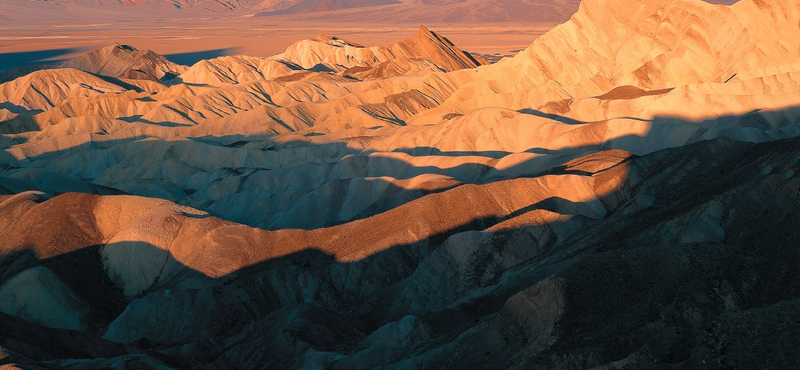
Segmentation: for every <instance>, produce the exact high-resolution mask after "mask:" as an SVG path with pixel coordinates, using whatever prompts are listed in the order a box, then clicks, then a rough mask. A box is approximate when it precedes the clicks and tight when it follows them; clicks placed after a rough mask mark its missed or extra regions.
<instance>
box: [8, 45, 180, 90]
mask: <svg viewBox="0 0 800 370" xmlns="http://www.w3.org/2000/svg"><path fill="white" fill-rule="evenodd" d="M58 68H74V69H79V70H81V71H84V72H89V73H93V74H98V75H103V76H109V77H116V78H123V79H132V80H151V81H156V82H159V81H162V80H169V79H173V78H175V77H176V76H177V75H179V74H181V73H183V72H184V71H186V67H184V66H180V65H177V64H175V63H172V62H170V61H169V60H167V59H166V58H164V57H163V56H161V55H159V54H156V53H154V52H153V51H150V50H138V49H136V48H134V47H132V46H128V45H120V44H116V45H110V46H106V47H104V48H100V49H97V50H93V51H91V52H89V53H86V54H84V55H82V56H79V57H77V58H74V59H70V60H67V61H64V62H61V63H57V64H53V65H40V66H23V67H19V68H15V69H12V70H10V71H6V72H2V73H0V82H7V81H11V80H14V79H16V78H19V77H22V76H24V75H27V74H29V73H31V72H33V71H36V70H42V69H58Z"/></svg>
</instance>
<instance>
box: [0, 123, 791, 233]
mask: <svg viewBox="0 0 800 370" xmlns="http://www.w3.org/2000/svg"><path fill="white" fill-rule="evenodd" d="M796 115H797V109H796V108H788V109H786V110H783V111H776V112H764V111H762V112H751V113H748V114H744V115H736V116H723V117H718V118H712V119H708V120H706V121H700V122H687V121H685V120H682V119H680V118H676V117H656V118H655V119H653V120H652V122H651V131H652V130H656V131H658V129H660V128H663V127H667V128H668V127H672V126H675V125H683V124H693V125H694V124H697V125H701V126H713V125H715V124H718V122H721V121H739V123H738V125H739V126H742V127H753V128H760V129H764V128H766V126H765V125H766V124H767V121H765V119H764V117H765V116H769V117H770V120H774V119H775V117H780V116H783V118H781V119H792V118H791V117H794V116H796ZM131 119H133V118H131ZM610 122H613V120H611V121H610ZM153 124H160V125H167V126H172V125H171V124H170V123H153ZM704 134H705V131H704V130H701V131H699V132H698V133H697V134H696V135H695V137H693V138H691V139H690V142H693V141H700V140H702V139H703V135H704ZM141 138H143V137H138V138H135V139H134V140H122V141H119V142H116V141H111V142H95V144H93V145H91V146H86V147H82V148H80V149H79V150H78V151H77V152H83V153H87V154H88V153H92V154H91V155H89V156H88V158H98V157H100V156H103V155H104V154H107V153H110V152H112V151H113V150H114V149H115V148H116V147H128V148H129V149H128V150H125V151H124V152H126V153H140V152H142V150H141V149H136V147H137V146H139V145H142V146H146V145H150V143H152V142H150V141H142V142H141V143H140V142H138V141H136V140H138V139H141ZM658 140H659V139H658V138H657V137H656V138H652V137H649V136H648V135H646V136H644V137H640V136H637V135H628V136H623V137H619V138H615V139H613V140H612V141H611V142H607V143H603V144H597V145H587V146H578V147H568V148H563V149H557V150H553V149H546V148H530V149H528V150H526V151H525V152H527V153H535V154H541V156H537V157H535V158H532V159H530V160H526V161H523V162H521V163H518V164H515V165H512V166H510V167H507V168H504V169H502V170H496V169H494V167H492V165H491V163H489V164H484V163H483V162H485V161H482V160H477V161H475V162H471V163H461V164H457V165H453V166H450V165H445V166H438V165H427V166H420V165H414V164H413V163H410V162H406V161H405V160H403V159H402V158H395V157H387V156H369V155H370V154H372V153H373V152H371V151H369V150H366V151H364V150H360V149H355V148H351V147H349V146H347V145H346V144H344V143H340V142H333V143H322V144H315V143H310V142H307V141H291V142H283V143H276V142H274V140H273V138H272V137H270V136H269V135H254V136H243V135H233V136H230V137H224V136H223V137H212V136H208V137H203V138H198V139H193V140H191V141H189V142H184V141H176V142H170V143H169V144H168V145H170V146H171V147H172V149H170V150H169V151H168V152H167V153H165V156H164V157H163V158H148V157H147V156H142V157H141V158H136V159H134V158H128V160H129V161H131V160H134V162H133V163H144V162H145V161H148V160H149V161H154V160H155V161H161V160H163V161H167V160H175V161H178V162H192V163H199V164H200V166H198V165H197V164H194V165H192V166H193V167H198V168H204V167H207V166H205V165H202V164H203V163H204V157H203V154H202V153H203V152H204V151H205V150H212V151H213V152H214V153H215V155H214V157H211V158H212V159H213V160H214V161H215V163H219V162H223V163H224V162H230V163H231V166H226V167H223V168H215V170H225V174H224V177H223V178H227V177H240V178H241V180H242V181H248V179H251V178H253V176H257V177H258V178H264V177H275V178H286V177H287V176H288V177H291V176H300V175H303V176H305V174H307V173H319V172H320V171H323V169H324V170H325V171H329V170H332V169H334V168H335V167H337V166H338V167H343V168H347V169H348V174H346V175H344V174H343V175H342V178H341V179H340V180H337V181H334V182H332V181H328V180H326V181H321V182H314V181H312V182H311V183H310V184H309V185H306V186H304V187H296V188H293V189H291V191H292V192H293V193H292V196H293V197H295V198H297V199H300V201H298V202H297V203H296V204H309V203H308V202H312V203H313V202H314V201H315V199H317V200H319V199H322V198H321V197H322V194H323V193H320V191H337V190H336V189H339V188H341V191H345V190H347V185H348V184H349V183H350V182H351V181H360V180H359V179H361V180H364V181H366V179H367V178H369V179H370V180H369V181H377V182H385V181H386V180H382V179H381V178H382V177H384V176H386V177H392V178H395V179H398V180H409V179H412V178H414V177H416V176H418V175H422V174H436V175H441V176H446V177H449V178H452V179H454V180H456V181H457V182H460V183H467V184H469V183H471V184H487V183H492V182H496V181H501V180H505V179H510V178H518V177H532V176H539V175H541V174H545V173H548V171H550V170H551V169H554V168H558V167H559V166H561V165H562V164H564V163H565V162H567V161H569V160H571V159H574V158H577V157H579V156H582V155H586V154H589V153H592V152H597V151H600V150H604V149H610V148H615V147H637V148H646V150H651V149H650V148H652V150H655V149H659V148H660V147H659V146H658V145H661V144H659V141H658ZM193 143H194V144H193ZM196 144H201V145H208V147H206V148H203V147H202V146H199V147H198V146H197V145H196ZM217 146H219V147H225V148H226V149H225V150H222V151H221V150H218V149H219V148H215V147H217ZM653 146H655V147H653ZM303 148H307V149H308V150H307V151H306V150H305V149H303ZM237 149H242V150H245V151H242V152H240V151H238V150H237ZM250 151H253V152H250ZM294 151H297V153H299V154H291V153H294ZM396 151H397V152H402V153H406V154H409V155H412V156H415V157H422V156H439V157H464V156H476V157H484V158H488V159H492V160H496V159H501V158H503V157H505V156H508V155H511V154H514V153H510V152H503V151H489V152H469V151H456V152H444V151H441V150H439V149H438V148H426V147H418V148H412V149H397V150H396ZM75 152H76V149H74V148H73V149H66V150H62V151H57V152H53V153H44V154H41V155H39V156H35V157H32V158H28V159H26V160H25V163H24V165H19V166H17V165H11V166H10V167H9V169H10V170H11V171H12V172H19V171H20V170H24V169H25V168H42V167H43V168H47V170H46V171H53V170H52V168H53V167H52V166H48V165H46V164H45V163H46V162H44V161H43V160H44V159H47V160H48V161H49V160H51V159H52V158H57V157H61V156H66V155H74V154H75ZM120 152H122V150H120ZM144 152H148V150H144ZM185 152H192V153H195V154H194V155H193V156H192V157H190V158H187V156H185V155H183V154H181V153H185ZM256 152H260V153H267V154H268V155H267V156H266V157H265V158H266V162H264V163H263V164H259V163H253V162H252V161H249V163H250V164H247V165H245V166H244V167H238V166H236V165H234V164H233V163H234V162H237V160H236V159H235V158H237V156H239V157H242V156H247V155H248V154H247V153H253V155H255V154H256ZM311 152H313V153H317V154H314V157H313V159H314V161H308V159H312V158H311V157H308V153H311ZM269 153H274V155H276V156H278V157H279V158H280V155H281V154H279V153H285V154H286V155H288V156H290V157H293V156H298V158H299V160H297V161H295V162H294V163H290V162H291V161H289V162H287V163H288V164H286V165H283V164H282V165H280V166H275V164H274V163H272V162H271V161H270V159H269V158H270V155H272V154H269ZM2 157H6V158H7V159H4V158H2ZM106 158H107V160H110V161H119V160H121V159H123V158H119V157H118V155H116V154H115V155H108V156H106ZM220 158H221V160H220ZM284 158H285V157H284ZM304 159H305V160H304ZM320 159H322V161H319V160H320ZM442 160H443V161H442V163H443V164H444V163H445V162H446V161H445V160H444V159H442ZM283 161H285V160H283ZM2 162H14V161H13V160H12V159H11V157H10V156H9V155H8V154H7V153H4V152H3V153H0V163H2ZM239 163H240V162H239ZM9 164H13V163H9ZM116 164H117V163H106V162H101V163H99V167H97V169H96V171H93V172H95V173H101V172H102V170H101V169H102V168H105V167H107V166H113V165H116ZM9 169H7V170H6V171H3V172H5V173H3V172H0V176H4V177H9ZM64 172H65V173H72V171H69V169H68V168H65V169H64ZM56 174H57V173H56ZM575 174H582V173H575ZM354 179H355V180H354ZM80 180H81V181H85V182H87V183H91V182H92V181H94V178H93V177H89V178H83V179H80ZM130 180H133V179H130ZM184 180H185V179H184V178H173V177H168V176H164V177H159V178H153V179H150V181H151V183H152V186H151V187H149V188H143V189H141V188H137V187H136V186H132V187H129V188H126V189H123V190H124V191H126V192H128V193H130V194H133V195H142V196H151V197H152V196H157V197H164V198H165V199H168V200H171V201H175V202H179V203H182V204H189V205H192V206H194V207H199V208H201V209H204V210H206V211H209V212H211V213H212V214H215V215H218V216H220V217H222V218H226V219H229V220H232V221H235V222H240V223H246V224H249V225H251V226H256V227H261V228H265V229H275V228H306V229H312V228H318V227H324V226H331V225H337V224H341V223H344V222H349V221H353V220H357V219H362V218H366V217H369V216H371V215H374V214H376V213H380V212H384V211H386V210H389V209H392V208H394V207H397V206H399V205H402V204H405V203H407V202H408V201H411V200H414V199H418V198H419V197H422V196H424V195H426V194H432V193H438V192H441V191H445V190H447V189H450V188H451V187H452V186H454V185H453V184H450V185H446V186H444V185H443V186H437V187H433V188H424V187H423V188H413V189H408V188H403V187H400V186H397V185H396V184H394V183H388V184H387V186H386V187H385V190H384V193H385V194H386V196H385V197H380V199H378V198H376V200H375V202H374V203H370V204H363V205H362V206H361V207H362V208H361V209H356V210H355V212H351V213H349V214H347V215H345V216H340V217H338V218H335V219H325V221H322V222H317V221H312V222H308V221H307V220H306V219H301V218H298V217H304V216H296V215H299V214H302V212H300V213H297V212H294V213H292V212H289V210H283V211H284V212H286V214H287V216H283V215H278V216H277V217H276V218H273V219H269V220H267V221H263V220H255V219H252V218H250V214H256V212H250V211H247V210H245V211H241V212H240V211H237V212H235V213H231V212H229V211H226V210H229V209H231V208H230V207H229V205H228V203H227V202H229V201H232V200H233V199H226V200H224V201H221V200H219V199H206V198H202V196H203V193H202V190H203V188H202V187H201V188H195V185H194V184H188V183H187V184H183V181H184ZM307 180H308V179H306V180H303V182H307ZM311 180H314V178H311ZM129 183H130V182H129ZM57 184H58V183H57V182H54V181H50V182H48V186H47V187H43V188H42V189H39V190H44V191H46V192H51V193H62V192H65V191H84V190H80V187H76V186H71V187H69V188H66V189H58V187H57ZM201 185H203V184H201ZM211 185H212V184H211V183H208V184H205V185H204V186H211ZM15 188H17V189H19V188H20V187H19V186H16V187H15ZM153 188H157V190H158V191H153ZM30 190H35V189H30ZM161 190H165V191H161ZM97 191H98V190H97V189H96V188H94V187H92V188H91V190H89V191H88V192H92V193H96V192H97ZM255 199H260V198H255ZM338 201H343V200H341V199H339V200H338ZM215 202H216V203H217V204H216V205H215V204H214V203H215ZM304 202H305V203H304ZM248 203H249V204H251V205H252V207H256V208H257V209H263V208H260V207H263V205H259V204H257V203H254V202H253V201H248ZM326 206H335V207H339V206H343V205H330V204H326ZM256 208H254V210H255V209H256ZM323 217H328V216H324V215H323Z"/></svg>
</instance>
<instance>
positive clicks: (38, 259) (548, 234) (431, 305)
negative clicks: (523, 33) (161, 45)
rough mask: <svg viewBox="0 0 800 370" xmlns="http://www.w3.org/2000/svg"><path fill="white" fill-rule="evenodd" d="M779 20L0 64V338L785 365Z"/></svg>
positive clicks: (784, 25) (118, 345) (171, 352)
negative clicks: (518, 47) (516, 40)
mask: <svg viewBox="0 0 800 370" xmlns="http://www.w3.org/2000/svg"><path fill="white" fill-rule="evenodd" d="M294 3H299V2H294ZM292 6H295V5H292ZM798 24H800V2H798V1H796V0H788V1H787V0H741V1H739V2H737V3H736V4H734V5H732V6H724V5H712V4H708V3H706V2H702V1H699V0H675V1H660V0H584V1H583V2H582V3H581V5H580V9H579V10H578V12H577V13H576V14H575V15H573V16H572V18H570V20H569V21H568V22H566V23H564V24H562V25H560V26H557V27H555V28H554V29H552V30H551V31H549V32H548V33H547V34H545V35H543V36H542V37H540V38H537V39H536V40H535V41H534V42H533V43H532V44H531V45H530V47H528V48H527V49H525V50H524V51H522V52H520V53H519V54H518V55H516V56H514V57H512V58H506V59H503V60H501V61H499V62H497V63H495V64H488V63H487V62H486V61H485V60H482V59H480V58H475V57H473V56H471V55H470V54H469V53H466V52H464V51H462V50H460V49H459V48H458V47H457V46H455V45H453V44H452V43H451V42H450V41H449V40H447V38H445V37H444V36H443V35H439V34H437V33H435V32H433V31H431V30H428V29H426V28H424V27H421V28H420V30H419V32H418V33H417V34H416V35H414V36H412V37H411V38H409V39H407V40H404V41H400V42H397V43H394V44H391V45H386V46H377V47H363V46H360V45H356V44H353V43H350V42H348V41H346V40H342V39H340V38H337V37H331V36H323V35H320V36H317V37H314V38H312V39H308V40H303V41H299V42H297V43H295V44H294V45H292V46H290V47H289V48H288V49H287V50H286V51H285V52H284V53H282V54H278V55H275V56H273V57H269V58H260V57H247V56H226V57H220V58H216V59H211V60H204V61H201V62H199V63H197V64H195V65H193V66H181V65H177V64H174V63H172V62H170V61H168V60H167V59H166V58H164V57H162V56H160V55H158V54H156V53H153V52H150V51H144V50H137V49H136V48H134V47H131V46H125V45H112V46H109V47H106V48H103V49H99V50H96V51H93V52H91V53H88V54H86V55H85V56H83V57H80V58H77V59H73V60H69V61H66V62H63V63H61V64H59V65H54V66H40V67H36V66H34V67H27V68H26V69H24V70H23V69H18V70H13V71H9V72H6V73H4V74H3V75H2V76H0V77H2V79H3V81H6V82H4V83H2V84H0V149H2V151H0V215H2V217H0V236H2V237H0V252H1V253H2V254H1V255H0V267H1V268H0V328H2V330H0V368H2V369H54V368H67V369H95V368H118V369H192V368H214V369H265V368H270V369H312V368H325V369H407V368H424V369H442V368H452V369H464V368H497V369H539V368H547V369H550V368H554V369H578V368H596V369H647V368H653V367H656V366H657V367H658V368H662V367H663V368H669V369H683V368H700V367H711V368H772V369H784V368H785V369H794V368H797V367H798V365H800V351H798V348H800V327H798V325H797V317H798V314H800V297H799V296H798V292H800V269H799V268H800V266H798V260H799V258H800V256H798V249H797V244H796V240H798V238H800V227H798V225H800V212H797V210H798V209H800V172H798V171H797V169H798V168H799V167H798V163H799V161H800V62H798V61H800V58H799V57H800V28H799V27H798Z"/></svg>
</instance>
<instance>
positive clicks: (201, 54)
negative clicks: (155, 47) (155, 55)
mask: <svg viewBox="0 0 800 370" xmlns="http://www.w3.org/2000/svg"><path fill="white" fill-rule="evenodd" d="M238 50H239V48H238V47H232V48H224V49H209V50H203V51H195V52H188V53H177V54H165V55H164V58H167V59H168V60H169V61H170V62H172V63H175V64H180V65H184V66H192V65H194V64H195V63H197V62H199V61H201V60H206V59H214V58H219V57H224V56H228V55H236V54H237V51H238Z"/></svg>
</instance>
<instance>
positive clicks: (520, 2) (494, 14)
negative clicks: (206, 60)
mask: <svg viewBox="0 0 800 370" xmlns="http://www.w3.org/2000/svg"><path fill="white" fill-rule="evenodd" d="M706 1H707V2H711V3H718V4H732V3H735V2H736V0H706ZM578 4H580V1H579V0H504V1H485V0H3V1H2V2H0V19H4V20H8V21H35V22H43V23H47V22H53V21H57V22H64V21H70V22H72V21H92V22H94V21H108V20H114V19H130V18H136V19H139V18H151V19H152V18H165V19H169V18H178V17H187V16H190V17H194V16H239V15H250V14H257V15H259V16H273V17H274V16H281V17H289V20H291V19H293V15H295V14H297V17H299V18H297V20H303V21H327V22H346V23H352V22H357V24H375V23H379V24H414V25H419V24H441V23H453V24H455V23H471V24H484V23H492V24H498V23H504V22H514V23H517V24H520V23H524V24H533V23H541V22H547V23H561V22H564V21H566V20H567V19H569V17H570V15H572V14H573V13H575V12H576V11H577V10H578Z"/></svg>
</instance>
